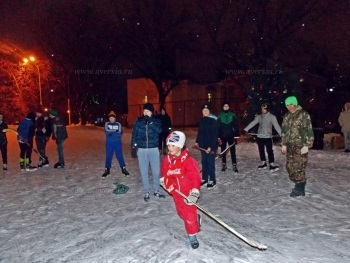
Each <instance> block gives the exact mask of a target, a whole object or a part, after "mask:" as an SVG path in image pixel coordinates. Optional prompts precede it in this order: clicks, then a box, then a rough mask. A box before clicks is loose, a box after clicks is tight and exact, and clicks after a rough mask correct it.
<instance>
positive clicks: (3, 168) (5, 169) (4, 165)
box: [2, 163, 7, 171]
mask: <svg viewBox="0 0 350 263" xmlns="http://www.w3.org/2000/svg"><path fill="white" fill-rule="evenodd" d="M2 170H4V171H7V163H4V164H3V165H2Z"/></svg>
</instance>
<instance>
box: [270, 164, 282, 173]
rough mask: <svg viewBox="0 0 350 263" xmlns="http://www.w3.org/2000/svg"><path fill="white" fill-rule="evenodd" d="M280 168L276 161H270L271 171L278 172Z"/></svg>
mask: <svg viewBox="0 0 350 263" xmlns="http://www.w3.org/2000/svg"><path fill="white" fill-rule="evenodd" d="M279 169H280V168H279V167H278V165H277V164H275V163H270V171H271V172H277V171H278V170H279Z"/></svg>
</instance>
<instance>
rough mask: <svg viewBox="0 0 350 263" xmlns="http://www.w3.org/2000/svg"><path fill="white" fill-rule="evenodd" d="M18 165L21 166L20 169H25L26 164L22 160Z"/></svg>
mask: <svg viewBox="0 0 350 263" xmlns="http://www.w3.org/2000/svg"><path fill="white" fill-rule="evenodd" d="M19 167H20V168H21V170H22V171H25V170H26V166H25V165H24V162H20V163H19Z"/></svg>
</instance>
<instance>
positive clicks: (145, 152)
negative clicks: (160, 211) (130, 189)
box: [131, 103, 165, 202]
mask: <svg viewBox="0 0 350 263" xmlns="http://www.w3.org/2000/svg"><path fill="white" fill-rule="evenodd" d="M153 112H154V107H153V104H151V103H146V104H145V105H144V106H143V115H142V116H141V117H139V118H138V119H137V120H136V121H135V123H134V125H133V128H132V136H131V154H132V156H133V157H137V158H138V162H139V169H140V173H141V178H142V185H143V192H144V198H143V199H144V200H145V202H148V201H149V200H150V194H149V188H150V187H149V178H148V170H149V166H151V170H152V177H153V190H154V196H155V197H159V198H165V196H164V195H163V194H162V193H161V192H160V191H159V186H160V185H159V177H160V159H159V149H158V143H159V134H160V133H161V131H162V127H161V124H160V121H159V119H158V118H155V117H154V116H153ZM135 155H136V156H135Z"/></svg>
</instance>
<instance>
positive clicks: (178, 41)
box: [111, 0, 198, 107]
mask: <svg viewBox="0 0 350 263" xmlns="http://www.w3.org/2000/svg"><path fill="white" fill-rule="evenodd" d="M111 2H112V4H113V5H114V11H115V17H116V18H117V19H118V21H119V23H120V26H121V28H120V30H121V33H122V38H121V41H123V44H124V54H125V57H126V58H127V59H128V60H129V61H130V62H131V63H132V65H134V66H135V67H136V69H137V70H138V72H139V75H140V76H142V77H145V78H149V79H151V80H152V81H153V82H154V84H155V86H156V87H157V90H158V95H159V103H160V107H163V106H164V104H165V99H166V97H167V95H168V94H169V93H170V91H171V90H172V89H173V88H174V87H176V86H177V84H178V80H179V79H180V78H182V77H184V73H183V72H181V71H179V70H178V67H177V66H178V61H177V55H178V53H179V52H192V51H193V50H194V49H195V47H196V46H197V45H198V40H197V38H196V37H195V33H194V32H192V31H191V30H193V28H194V23H193V22H194V20H195V17H194V16H193V10H195V9H194V6H193V5H192V2H191V1H186V0H180V1H171V0H165V1H163V0H150V1H135V0H132V1H118V2H117V1H111Z"/></svg>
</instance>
